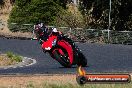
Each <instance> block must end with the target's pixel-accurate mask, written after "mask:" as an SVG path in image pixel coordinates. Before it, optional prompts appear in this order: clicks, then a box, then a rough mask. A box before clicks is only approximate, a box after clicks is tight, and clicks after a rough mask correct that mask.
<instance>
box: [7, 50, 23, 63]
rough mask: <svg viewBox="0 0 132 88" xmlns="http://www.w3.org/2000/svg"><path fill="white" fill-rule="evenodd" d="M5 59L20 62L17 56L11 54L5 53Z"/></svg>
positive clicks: (20, 59)
mask: <svg viewBox="0 0 132 88" xmlns="http://www.w3.org/2000/svg"><path fill="white" fill-rule="evenodd" d="M7 57H8V58H10V59H11V60H12V62H13V61H16V62H21V61H22V58H21V57H20V56H19V55H15V54H13V53H12V52H7Z"/></svg>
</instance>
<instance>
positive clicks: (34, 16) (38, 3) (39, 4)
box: [8, 0, 65, 31]
mask: <svg viewBox="0 0 132 88" xmlns="http://www.w3.org/2000/svg"><path fill="white" fill-rule="evenodd" d="M62 6H65V4H63V3H61V2H59V1H58V0H23V1H21V0H16V2H15V5H14V8H13V9H12V12H11V14H10V19H9V20H8V23H9V24H8V25H9V28H12V25H11V23H19V25H20V24H28V23H30V24H35V23H38V22H44V23H45V24H48V25H54V24H55V21H56V16H57V15H58V13H59V12H60V11H61V10H63V9H64V8H65V7H62ZM12 31H13V30H12Z"/></svg>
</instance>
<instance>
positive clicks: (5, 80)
mask: <svg viewBox="0 0 132 88" xmlns="http://www.w3.org/2000/svg"><path fill="white" fill-rule="evenodd" d="M131 87H132V82H130V83H124V84H123V83H122V84H119V83H118V84H85V85H83V86H81V85H79V84H77V82H76V75H66V74H65V75H51V76H47V75H41V76H39V75H37V76H36V75H31V76H27V75H26V76H13V77H10V76H6V77H1V76H0V88H131Z"/></svg>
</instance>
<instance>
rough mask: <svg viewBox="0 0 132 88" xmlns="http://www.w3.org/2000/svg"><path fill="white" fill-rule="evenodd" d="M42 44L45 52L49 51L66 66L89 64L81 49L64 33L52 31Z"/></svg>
mask: <svg viewBox="0 0 132 88" xmlns="http://www.w3.org/2000/svg"><path fill="white" fill-rule="evenodd" d="M38 29H39V28H38ZM41 46H42V49H43V50H44V52H48V53H49V54H50V56H51V57H52V58H54V59H55V60H57V61H58V62H59V63H60V64H61V65H62V66H64V67H71V66H72V65H76V64H77V65H78V66H83V67H85V66H86V65H87V59H86V58H85V56H84V55H83V54H82V52H81V51H80V49H79V48H78V47H77V46H76V45H75V43H74V42H73V41H72V40H71V39H70V38H68V37H66V36H64V35H63V34H59V33H51V34H50V35H49V36H48V38H47V39H46V40H42V43H41Z"/></svg>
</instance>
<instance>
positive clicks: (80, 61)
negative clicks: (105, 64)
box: [77, 51, 87, 67]
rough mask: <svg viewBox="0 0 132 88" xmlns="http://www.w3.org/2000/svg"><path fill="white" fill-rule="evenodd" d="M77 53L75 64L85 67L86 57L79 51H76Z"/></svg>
mask: <svg viewBox="0 0 132 88" xmlns="http://www.w3.org/2000/svg"><path fill="white" fill-rule="evenodd" d="M77 53H78V62H77V65H78V66H82V67H86V66H87V59H86V57H85V56H84V55H83V54H82V52H80V51H77Z"/></svg>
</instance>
